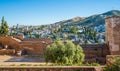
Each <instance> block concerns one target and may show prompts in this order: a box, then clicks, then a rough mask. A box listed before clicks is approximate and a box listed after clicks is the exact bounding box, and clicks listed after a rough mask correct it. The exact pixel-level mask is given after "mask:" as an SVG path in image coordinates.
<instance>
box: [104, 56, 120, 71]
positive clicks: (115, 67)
mask: <svg viewBox="0 0 120 71" xmlns="http://www.w3.org/2000/svg"><path fill="white" fill-rule="evenodd" d="M113 60H114V64H112V65H109V66H106V67H105V69H104V70H105V71H120V57H117V58H114V59H113Z"/></svg>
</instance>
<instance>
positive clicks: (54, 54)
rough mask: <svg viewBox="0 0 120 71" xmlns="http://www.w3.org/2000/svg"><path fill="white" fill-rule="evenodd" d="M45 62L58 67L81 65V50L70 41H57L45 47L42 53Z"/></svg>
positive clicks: (82, 55) (82, 58)
mask: <svg viewBox="0 0 120 71" xmlns="http://www.w3.org/2000/svg"><path fill="white" fill-rule="evenodd" d="M44 56H45V60H46V62H52V63H56V64H58V65H64V64H66V65H71V64H81V63H82V62H83V61H84V54H83V50H82V48H81V47H80V46H79V45H77V46H76V45H74V44H73V43H72V42H71V41H66V43H63V42H62V41H60V40H58V41H56V42H54V43H53V44H52V45H51V46H50V45H49V46H47V48H46V51H45V53H44Z"/></svg>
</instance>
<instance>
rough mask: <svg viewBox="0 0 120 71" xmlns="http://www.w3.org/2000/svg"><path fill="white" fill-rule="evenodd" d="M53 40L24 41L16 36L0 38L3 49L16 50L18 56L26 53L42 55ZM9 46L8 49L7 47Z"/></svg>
mask: <svg viewBox="0 0 120 71" xmlns="http://www.w3.org/2000/svg"><path fill="white" fill-rule="evenodd" d="M51 43H52V41H51V39H41V40H37V41H33V40H31V39H30V40H29V39H27V40H26V41H23V40H21V39H18V38H15V36H14V37H13V36H0V44H1V46H3V47H2V48H3V49H9V48H10V49H15V51H16V54H17V55H20V54H22V52H25V53H26V54H27V55H40V54H42V53H43V52H44V51H45V47H46V46H47V45H49V44H51ZM6 45H7V48H5V46H6Z"/></svg>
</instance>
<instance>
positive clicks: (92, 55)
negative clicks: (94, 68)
mask: <svg viewBox="0 0 120 71" xmlns="http://www.w3.org/2000/svg"><path fill="white" fill-rule="evenodd" d="M80 46H81V47H82V48H83V50H84V54H85V59H86V61H87V62H89V63H91V62H97V63H100V64H105V63H106V56H107V55H109V54H110V52H109V47H108V46H107V45H106V44H87V45H80Z"/></svg>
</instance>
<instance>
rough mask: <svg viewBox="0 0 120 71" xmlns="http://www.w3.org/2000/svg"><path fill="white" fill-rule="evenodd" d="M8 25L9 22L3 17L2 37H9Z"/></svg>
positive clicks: (0, 27)
mask: <svg viewBox="0 0 120 71" xmlns="http://www.w3.org/2000/svg"><path fill="white" fill-rule="evenodd" d="M8 31H9V30H8V25H7V21H5V20H4V17H2V23H1V26H0V35H8Z"/></svg>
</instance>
